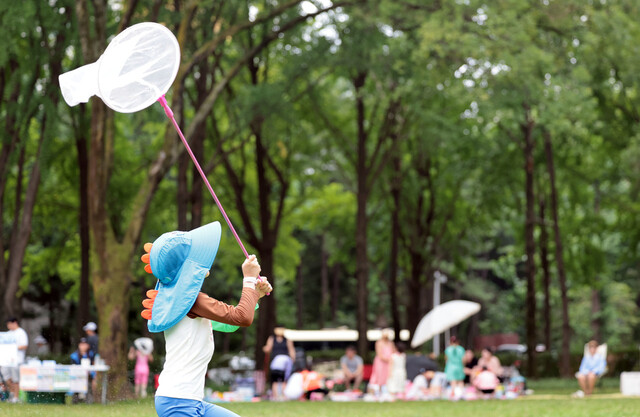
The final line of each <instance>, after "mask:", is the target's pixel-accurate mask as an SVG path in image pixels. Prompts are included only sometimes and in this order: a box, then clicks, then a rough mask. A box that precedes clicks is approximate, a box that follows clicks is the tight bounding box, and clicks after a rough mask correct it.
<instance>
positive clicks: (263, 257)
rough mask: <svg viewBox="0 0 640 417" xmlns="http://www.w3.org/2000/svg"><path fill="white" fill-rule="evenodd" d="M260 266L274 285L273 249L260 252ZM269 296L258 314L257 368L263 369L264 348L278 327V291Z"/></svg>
mask: <svg viewBox="0 0 640 417" xmlns="http://www.w3.org/2000/svg"><path fill="white" fill-rule="evenodd" d="M258 255H259V256H260V258H259V260H260V266H261V267H262V272H261V273H260V274H261V275H263V276H265V277H267V278H268V279H269V282H271V283H273V282H274V281H275V280H274V279H273V248H271V249H268V250H261V251H259V253H258ZM275 288H276V287H275V286H274V292H272V293H271V295H269V296H265V297H263V298H262V301H260V309H259V310H258V311H259V314H258V329H257V332H256V333H257V339H256V350H255V356H256V366H257V367H262V365H263V364H264V352H263V351H262V347H263V346H264V345H265V344H266V343H267V339H268V338H269V336H270V335H271V334H272V333H273V329H274V328H275V325H276V298H275V297H276V290H275Z"/></svg>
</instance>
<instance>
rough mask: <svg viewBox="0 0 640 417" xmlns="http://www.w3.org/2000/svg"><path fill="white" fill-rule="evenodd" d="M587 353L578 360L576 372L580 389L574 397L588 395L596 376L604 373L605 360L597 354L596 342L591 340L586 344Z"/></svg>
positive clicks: (591, 391)
mask: <svg viewBox="0 0 640 417" xmlns="http://www.w3.org/2000/svg"><path fill="white" fill-rule="evenodd" d="M587 348H588V354H585V355H584V357H583V358H582V362H580V369H579V370H578V373H577V374H576V378H577V379H578V383H579V384H580V388H582V389H581V390H579V391H578V392H576V393H575V396H576V397H584V396H585V395H586V396H589V395H591V394H592V393H593V387H595V385H596V381H597V380H598V378H599V377H600V376H601V375H602V374H603V373H604V370H605V368H606V366H607V361H606V359H605V358H604V357H603V356H602V355H598V354H597V350H598V342H596V341H595V340H591V341H590V342H589V343H588V344H587Z"/></svg>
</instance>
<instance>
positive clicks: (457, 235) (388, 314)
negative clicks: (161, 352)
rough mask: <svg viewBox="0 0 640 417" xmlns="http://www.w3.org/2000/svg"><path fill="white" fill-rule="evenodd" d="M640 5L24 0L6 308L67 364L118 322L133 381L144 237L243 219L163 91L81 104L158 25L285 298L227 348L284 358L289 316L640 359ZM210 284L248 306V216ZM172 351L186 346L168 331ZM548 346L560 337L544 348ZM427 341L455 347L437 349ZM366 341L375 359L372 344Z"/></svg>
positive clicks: (112, 345) (560, 371)
mask: <svg viewBox="0 0 640 417" xmlns="http://www.w3.org/2000/svg"><path fill="white" fill-rule="evenodd" d="M639 13H640V5H639V4H638V3H637V2H636V1H631V0H619V1H610V0H609V1H607V0H598V1H583V0H580V1H578V0H565V1H553V0H530V1H527V0H496V1H491V2H487V1H475V0H456V1H438V0H434V1H431V0H424V1H422V0H396V1H391V0H368V1H365V0H360V1H358V0H344V1H335V2H333V3H331V2H329V1H325V0H323V1H299V0H288V1H278V0H265V1H230V0H226V1H223V0H220V1H198V0H175V1H160V0H153V1H151V0H130V1H116V0H108V1H107V0H94V1H84V0H77V1H71V0H47V1H42V0H25V1H20V2H9V1H5V2H2V3H0V20H1V22H0V34H1V37H0V39H2V41H1V42H2V48H0V68H1V70H0V97H1V98H2V99H1V100H0V123H1V124H0V131H1V132H2V133H1V135H2V136H1V137H2V148H1V150H0V219H1V221H2V228H1V233H0V252H1V253H2V256H0V294H2V297H3V298H2V302H0V315H2V316H3V317H5V316H12V315H13V316H18V317H21V318H22V322H21V323H22V324H23V327H25V328H26V329H27V330H31V331H38V330H39V331H40V332H41V333H42V334H43V335H44V336H45V337H46V338H47V340H48V341H49V344H50V346H51V352H52V356H53V357H57V358H60V360H61V361H62V360H63V358H66V357H67V356H68V354H69V353H70V352H71V351H73V349H74V344H75V342H76V341H77V338H78V337H79V336H80V335H81V333H82V331H81V327H82V325H83V324H84V323H86V322H87V321H90V320H94V321H96V322H97V323H98V327H99V335H100V354H101V356H102V357H103V358H104V359H105V360H106V361H107V362H108V363H109V364H110V365H111V367H112V372H111V381H112V384H110V388H111V392H110V395H111V397H112V398H119V397H121V396H123V395H124V391H125V389H126V388H125V387H126V386H127V384H126V380H125V379H126V375H127V372H126V369H127V366H131V364H129V365H128V364H127V360H126V352H127V350H128V346H129V345H130V343H131V341H132V340H133V339H135V338H136V337H139V336H144V335H147V331H146V323H145V321H144V320H142V319H141V318H140V316H139V313H140V310H141V306H140V301H141V300H142V298H143V294H144V292H145V291H146V290H147V289H149V288H152V287H153V286H154V284H155V280H154V279H153V278H152V277H151V276H149V275H148V274H146V273H145V272H144V271H143V269H142V266H143V264H142V262H140V260H139V259H140V255H142V253H143V249H142V245H143V244H144V243H145V242H152V241H153V240H154V239H155V238H157V237H158V236H159V235H160V234H162V233H163V232H166V231H171V230H176V229H180V230H188V229H191V228H194V227H197V226H199V225H201V224H203V223H207V222H211V221H215V220H218V221H221V220H222V217H221V215H220V213H219V211H218V209H217V208H216V207H215V205H214V204H213V201H212V200H211V199H210V198H209V195H208V194H207V192H206V189H204V187H203V182H202V180H201V179H200V178H199V176H198V175H197V173H195V175H194V168H193V166H192V163H191V161H190V160H189V158H188V155H186V153H185V152H184V147H183V146H182V145H181V144H180V141H179V139H178V137H177V135H176V133H175V131H174V130H173V128H172V127H171V126H170V124H169V123H168V122H167V120H166V118H165V115H164V112H163V111H162V109H161V107H160V106H159V105H157V106H152V107H151V108H148V109H146V110H144V111H140V112H137V113H134V114H118V113H114V112H113V111H111V110H110V109H108V108H107V107H106V106H105V105H104V104H103V103H102V102H101V101H100V100H99V99H97V98H94V99H92V100H91V102H90V103H88V104H86V105H80V106H77V107H73V108H71V107H68V106H67V105H66V104H65V103H64V101H63V100H62V96H61V93H60V89H59V85H58V81H57V80H58V76H59V75H60V74H61V73H64V72H66V71H69V70H71V69H74V68H77V67H79V66H81V65H84V64H87V63H91V62H94V61H95V60H97V59H98V57H99V56H100V54H101V53H102V51H103V50H104V48H105V47H106V46H107V44H108V42H109V40H110V39H112V37H113V36H115V35H116V34H117V33H119V32H120V31H122V30H123V29H124V28H126V27H128V26H130V25H132V24H135V23H138V22H143V21H156V22H159V23H162V24H164V25H166V26H167V27H168V28H169V29H170V30H171V31H172V32H173V33H175V34H176V36H177V38H178V40H179V42H180V46H181V50H182V64H181V68H180V72H179V73H178V76H177V79H176V81H175V83H174V84H173V87H172V89H171V90H170V91H169V93H168V95H167V98H168V101H169V103H170V104H171V106H172V108H173V110H174V112H175V114H176V118H177V119H178V122H179V123H180V124H181V126H182V127H183V129H184V131H185V133H186V136H187V139H188V140H189V142H190V144H191V146H192V148H193V149H194V152H195V154H196V156H197V157H198V158H199V160H200V161H201V163H202V164H203V166H204V169H205V172H206V173H207V175H208V178H209V180H210V181H211V182H212V185H213V187H214V189H215V190H216V192H217V193H218V195H219V196H220V199H221V200H222V202H223V204H224V205H225V208H226V209H227V210H228V212H229V215H230V218H231V219H232V221H233V222H234V224H235V226H236V229H237V230H238V231H239V233H240V235H241V237H242V238H243V241H244V243H245V244H246V245H247V246H248V247H249V248H250V249H249V252H250V253H256V254H257V255H258V258H259V261H260V263H261V265H262V268H263V275H266V276H267V277H269V279H270V280H271V282H272V283H273V285H274V288H275V290H274V292H273V294H272V295H271V296H269V297H266V298H265V299H264V300H263V301H262V302H261V306H260V310H259V312H258V315H257V319H256V320H255V322H254V325H253V326H252V327H251V328H249V329H246V330H241V331H238V332H237V333H234V334H226V335H225V334H216V336H215V337H216V354H215V355H214V364H215V361H216V358H220V357H222V356H223V355H224V354H226V353H229V352H238V351H240V350H242V351H245V352H248V353H249V354H250V355H252V356H255V359H256V361H257V364H258V366H261V364H262V363H263V361H262V351H261V346H262V345H263V343H264V341H265V340H266V337H267V336H268V335H269V334H270V333H271V329H272V328H273V326H274V325H275V323H276V322H282V323H283V324H284V325H285V326H286V327H289V328H298V329H319V328H326V327H337V326H347V327H349V328H354V329H357V330H358V331H359V332H360V334H361V335H363V334H364V333H365V331H366V330H367V329H371V328H379V327H386V326H388V327H391V328H394V329H395V330H396V331H397V330H400V329H403V328H407V329H409V330H410V331H413V330H414V329H415V326H416V325H417V323H418V321H419V319H420V318H421V317H422V316H423V315H424V314H425V313H426V312H428V311H429V310H430V309H431V307H432V291H433V276H434V273H435V272H436V271H439V272H441V273H443V274H446V275H447V277H448V282H447V283H446V284H445V285H444V286H443V290H442V291H443V292H442V300H443V301H447V300H451V299H467V300H472V301H476V302H479V303H480V304H481V305H482V310H481V313H480V314H479V315H477V316H474V317H473V318H472V319H470V320H469V321H468V322H465V323H464V324H463V325H462V326H460V327H459V328H458V329H454V333H455V334H457V335H458V337H459V338H460V339H461V341H462V344H463V345H464V346H471V344H472V341H473V338H474V337H475V336H479V335H484V334H493V333H505V332H514V333H517V334H518V335H519V336H520V338H521V340H522V341H523V343H525V344H526V345H527V347H528V354H527V356H526V358H524V359H525V362H524V365H523V369H522V370H523V372H524V374H525V375H526V376H527V377H529V378H535V377H536V376H558V375H562V376H565V377H566V376H571V375H572V373H573V372H575V370H576V368H577V361H578V360H579V358H580V356H581V353H582V349H583V346H584V343H585V342H586V341H587V340H589V339H590V338H592V337H595V338H597V339H598V340H599V341H601V342H606V343H607V344H608V346H609V352H610V357H611V360H612V362H611V363H610V367H611V368H612V371H611V372H613V373H616V372H620V371H622V370H631V369H632V368H633V367H636V368H637V367H638V366H639V364H638V341H639V340H640V318H639V316H638V307H639V305H640V281H639V280H638V273H639V270H638V266H639V261H640V254H639V252H638V248H639V246H638V244H639V242H640V233H639V232H640V228H638V213H639V212H640V195H639V193H640V181H639V179H640V176H639V175H640V162H639V161H640V158H639V157H640V134H639V133H640V132H639V124H638V123H639V122H640V108H639V105H640V97H639V93H640V91H639V88H640V75H639V72H638V69H639V68H640V26H639V25H638V23H637V19H636V17H637V16H638V15H639ZM223 229H224V230H225V232H224V235H223V239H222V242H221V247H220V251H219V253H218V256H217V258H216V261H215V263H214V267H213V270H212V274H211V276H210V277H209V278H208V279H207V280H206V281H205V284H204V291H205V292H207V293H208V294H210V295H212V296H214V297H216V298H219V299H221V300H224V301H226V302H229V303H232V304H235V303H236V302H237V300H238V297H239V294H240V287H241V285H240V277H241V272H240V264H241V263H242V261H243V255H242V252H241V251H240V249H239V248H238V246H237V244H236V242H235V241H234V239H233V237H232V235H231V233H230V232H229V231H228V229H227V228H226V226H224V227H223ZM155 340H156V345H157V346H160V349H162V347H161V345H162V339H161V337H160V338H158V337H157V336H156V339H155ZM537 344H543V345H545V346H546V351H545V352H542V353H536V351H535V346H536V345H537ZM424 349H425V350H429V349H430V346H429V345H426V346H425V347H424ZM358 350H359V352H360V353H361V354H363V355H365V356H366V357H367V358H368V359H369V360H370V359H371V358H372V356H370V355H369V350H370V346H369V344H368V343H367V341H366V339H365V338H364V337H360V339H359V340H358Z"/></svg>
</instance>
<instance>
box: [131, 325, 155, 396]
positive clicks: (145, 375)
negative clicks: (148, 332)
mask: <svg viewBox="0 0 640 417" xmlns="http://www.w3.org/2000/svg"><path fill="white" fill-rule="evenodd" d="M145 339H146V340H145ZM134 345H135V348H134V347H133V346H131V348H130V349H129V355H128V356H129V360H131V361H132V360H134V359H135V361H136V367H135V369H134V371H133V373H134V382H135V393H136V397H138V398H146V397H147V383H148V382H149V362H152V361H153V355H152V354H151V352H152V351H153V341H152V340H151V339H149V338H146V337H144V338H143V337H141V338H138V339H136V340H135V341H134Z"/></svg>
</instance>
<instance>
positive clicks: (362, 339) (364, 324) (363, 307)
mask: <svg viewBox="0 0 640 417" xmlns="http://www.w3.org/2000/svg"><path fill="white" fill-rule="evenodd" d="M366 77H367V75H366V73H364V72H362V73H359V74H358V75H357V76H356V77H355V78H354V80H353V85H354V87H355V92H356V114H357V120H356V122H357V129H358V137H357V162H356V177H357V184H358V185H357V191H356V203H357V213H356V236H355V238H356V281H357V287H356V300H357V314H356V320H357V326H356V327H357V330H358V345H357V347H358V354H359V355H360V356H361V357H362V358H363V359H365V360H366V359H367V358H368V355H369V341H368V340H367V330H369V321H368V317H367V315H368V312H369V309H368V299H369V298H368V291H367V282H368V280H369V258H368V254H367V220H368V219H367V200H368V197H369V193H368V189H367V182H368V170H367V147H366V142H367V132H366V129H365V112H364V99H363V97H362V92H361V88H362V87H363V86H364V83H365V80H366Z"/></svg>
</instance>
